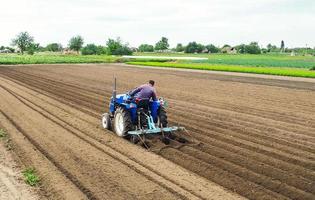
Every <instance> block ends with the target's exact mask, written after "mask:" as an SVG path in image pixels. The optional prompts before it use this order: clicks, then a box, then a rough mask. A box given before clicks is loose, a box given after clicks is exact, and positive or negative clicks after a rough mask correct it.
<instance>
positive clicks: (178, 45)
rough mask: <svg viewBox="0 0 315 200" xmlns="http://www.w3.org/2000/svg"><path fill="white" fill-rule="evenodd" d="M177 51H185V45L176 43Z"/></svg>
mask: <svg viewBox="0 0 315 200" xmlns="http://www.w3.org/2000/svg"><path fill="white" fill-rule="evenodd" d="M175 51H176V52H183V51H185V47H184V46H183V45H182V44H181V43H178V44H177V45H176V49H175Z"/></svg>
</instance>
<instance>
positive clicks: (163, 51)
mask: <svg viewBox="0 0 315 200" xmlns="http://www.w3.org/2000/svg"><path fill="white" fill-rule="evenodd" d="M154 52H156V53H175V51H173V50H172V49H164V50H154Z"/></svg>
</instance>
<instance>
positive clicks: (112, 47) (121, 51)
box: [106, 38, 132, 55]
mask: <svg viewBox="0 0 315 200" xmlns="http://www.w3.org/2000/svg"><path fill="white" fill-rule="evenodd" d="M106 46H107V54H109V55H131V54H132V50H131V49H130V48H129V47H128V45H127V44H122V41H121V39H120V38H117V39H116V40H114V39H108V41H107V42H106Z"/></svg>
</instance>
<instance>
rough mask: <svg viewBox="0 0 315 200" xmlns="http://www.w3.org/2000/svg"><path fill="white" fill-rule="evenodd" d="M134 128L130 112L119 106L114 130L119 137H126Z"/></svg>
mask: <svg viewBox="0 0 315 200" xmlns="http://www.w3.org/2000/svg"><path fill="white" fill-rule="evenodd" d="M131 129H132V122H131V116H130V112H129V111H127V110H125V109H124V108H122V107H119V108H117V110H116V112H115V116H114V131H115V133H116V134H117V135H118V136H119V137H124V136H126V135H127V132H128V131H130V130H131Z"/></svg>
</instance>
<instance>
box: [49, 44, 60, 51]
mask: <svg viewBox="0 0 315 200" xmlns="http://www.w3.org/2000/svg"><path fill="white" fill-rule="evenodd" d="M46 50H47V51H52V52H58V51H62V45H61V44H58V43H51V44H48V45H47V46H46Z"/></svg>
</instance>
